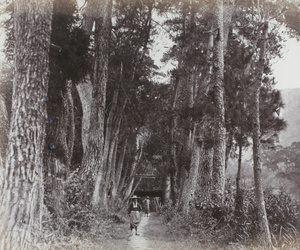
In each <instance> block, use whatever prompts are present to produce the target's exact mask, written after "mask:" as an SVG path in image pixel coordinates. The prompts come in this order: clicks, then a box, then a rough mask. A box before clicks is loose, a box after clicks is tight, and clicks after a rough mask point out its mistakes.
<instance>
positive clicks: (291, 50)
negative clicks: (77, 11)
mask: <svg viewBox="0 0 300 250" xmlns="http://www.w3.org/2000/svg"><path fill="white" fill-rule="evenodd" d="M77 1H78V5H79V6H80V7H81V6H82V5H83V3H84V0H77ZM1 2H3V0H0V3H1ZM1 16H2V15H1ZM0 19H1V18H0ZM0 21H1V20H0ZM3 33H4V31H3V29H2V27H0V66H1V64H2V60H3V53H2V49H3V44H4V39H5V38H4V35H3ZM285 45H286V46H285V49H284V53H283V57H282V58H279V59H277V60H275V61H274V62H273V67H272V68H273V69H274V76H275V81H276V82H277V84H276V85H275V86H276V88H277V89H293V88H300V42H297V41H296V39H289V40H288V41H287V42H286V44H285ZM154 46H155V47H154V49H153V51H152V52H151V55H152V56H153V59H154V61H155V63H156V64H157V65H158V66H159V67H160V72H161V73H166V72H167V71H168V70H170V69H172V68H174V65H172V63H168V64H167V65H165V64H164V63H162V62H160V60H161V58H162V56H163V53H164V52H165V51H166V50H167V49H168V47H170V41H169V39H166V38H165V35H162V34H158V38H157V39H156V42H155V43H154ZM166 79H167V78H166V77H158V78H157V79H156V80H159V81H162V82H166V81H167V80H166Z"/></svg>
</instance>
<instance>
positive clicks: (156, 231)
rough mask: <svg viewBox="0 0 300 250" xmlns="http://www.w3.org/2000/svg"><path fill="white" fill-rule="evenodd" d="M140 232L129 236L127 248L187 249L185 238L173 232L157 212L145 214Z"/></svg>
mask: <svg viewBox="0 0 300 250" xmlns="http://www.w3.org/2000/svg"><path fill="white" fill-rule="evenodd" d="M138 234H139V235H132V236H129V237H128V245H127V249H140V250H146V249H163V250H168V249H170V250H173V249H176V250H177V249H178V250H179V249H186V245H185V242H184V240H183V239H182V238H181V239H179V238H178V236H175V235H173V234H171V233H170V232H169V230H168V228H167V226H166V225H164V224H163V223H162V221H161V218H160V217H159V216H158V215H157V214H156V213H151V214H150V216H149V217H146V216H144V215H143V217H142V220H141V223H140V225H139V227H138ZM189 249H196V248H189Z"/></svg>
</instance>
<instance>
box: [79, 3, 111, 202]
mask: <svg viewBox="0 0 300 250" xmlns="http://www.w3.org/2000/svg"><path fill="white" fill-rule="evenodd" d="M84 16H85V21H86V22H85V24H89V25H85V27H86V31H87V33H89V32H91V28H92V26H93V23H95V32H94V38H95V42H94V67H93V74H92V83H93V91H92V103H91V116H90V127H89V136H88V140H87V145H86V146H87V147H86V148H85V149H84V154H83V160H82V175H83V178H84V179H85V180H86V181H88V183H89V184H91V186H92V187H91V186H90V185H88V187H86V189H87V190H85V192H89V189H92V190H93V191H92V197H91V198H92V200H91V202H92V204H93V206H97V205H100V190H99V188H95V186H96V184H97V183H101V181H102V178H103V164H101V163H102V162H101V159H102V157H103V145H104V119H105V106H106V84H107V80H108V49H109V36H110V29H111V1H110V0H105V1H102V2H101V3H99V1H97V0H88V2H87V7H86V10H85V13H84ZM87 198H89V197H87Z"/></svg>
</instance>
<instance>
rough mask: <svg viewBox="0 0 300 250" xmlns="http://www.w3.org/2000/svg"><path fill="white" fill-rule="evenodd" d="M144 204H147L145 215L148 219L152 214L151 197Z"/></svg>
mask: <svg viewBox="0 0 300 250" xmlns="http://www.w3.org/2000/svg"><path fill="white" fill-rule="evenodd" d="M143 203H145V207H146V209H145V215H146V216H147V217H148V216H149V214H150V198H149V196H147V198H146V199H145V200H143Z"/></svg>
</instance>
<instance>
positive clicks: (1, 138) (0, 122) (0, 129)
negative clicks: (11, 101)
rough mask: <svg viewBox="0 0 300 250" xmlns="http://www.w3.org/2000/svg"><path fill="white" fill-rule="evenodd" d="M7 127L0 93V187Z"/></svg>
mask: <svg viewBox="0 0 300 250" xmlns="http://www.w3.org/2000/svg"><path fill="white" fill-rule="evenodd" d="M8 129H9V119H8V112H7V108H6V104H5V101H4V98H3V95H2V93H0V187H1V185H2V183H3V176H4V173H3V171H4V159H5V151H6V148H7V139H8V138H7V137H8Z"/></svg>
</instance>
